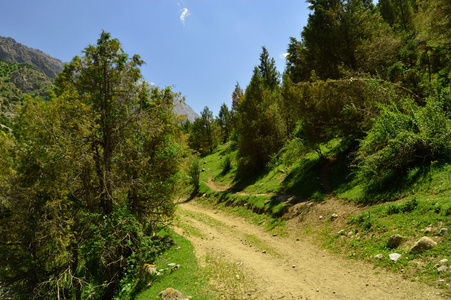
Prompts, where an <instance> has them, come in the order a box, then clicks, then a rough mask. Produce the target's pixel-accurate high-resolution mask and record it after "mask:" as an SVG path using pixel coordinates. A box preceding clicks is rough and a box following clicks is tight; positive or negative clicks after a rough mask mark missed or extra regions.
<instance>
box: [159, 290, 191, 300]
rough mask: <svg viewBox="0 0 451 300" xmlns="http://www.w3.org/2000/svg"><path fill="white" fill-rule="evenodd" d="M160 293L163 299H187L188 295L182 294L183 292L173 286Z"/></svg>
mask: <svg viewBox="0 0 451 300" xmlns="http://www.w3.org/2000/svg"><path fill="white" fill-rule="evenodd" d="M158 295H159V296H160V299H161V300H186V297H185V295H183V294H182V292H180V291H178V290H176V289H173V288H167V289H165V290H164V291H162V292H160V293H159V294H158Z"/></svg>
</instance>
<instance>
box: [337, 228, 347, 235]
mask: <svg viewBox="0 0 451 300" xmlns="http://www.w3.org/2000/svg"><path fill="white" fill-rule="evenodd" d="M337 234H338V235H345V234H346V231H344V230H343V229H342V230H340V231H339V232H337Z"/></svg>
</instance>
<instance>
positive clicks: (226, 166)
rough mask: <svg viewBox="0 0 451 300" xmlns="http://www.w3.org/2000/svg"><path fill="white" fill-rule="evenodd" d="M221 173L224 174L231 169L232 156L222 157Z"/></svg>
mask: <svg viewBox="0 0 451 300" xmlns="http://www.w3.org/2000/svg"><path fill="white" fill-rule="evenodd" d="M221 164H222V173H224V174H226V173H228V172H229V171H230V170H231V169H232V155H230V154H228V155H226V156H224V159H223V160H222V163H221Z"/></svg>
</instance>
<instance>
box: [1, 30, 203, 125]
mask: <svg viewBox="0 0 451 300" xmlns="http://www.w3.org/2000/svg"><path fill="white" fill-rule="evenodd" d="M63 68H64V63H63V62H62V61H61V60H59V59H57V58H55V57H52V56H50V55H48V54H46V53H44V52H42V51H41V50H38V49H33V48H30V47H27V46H25V45H22V44H20V43H18V42H16V41H15V40H14V39H13V38H10V37H1V36H0V126H1V128H6V127H9V120H10V119H11V117H12V116H13V115H14V111H15V106H16V105H17V104H19V103H20V102H21V100H22V99H23V98H24V97H25V96H26V95H30V96H33V97H35V96H38V97H41V98H43V99H46V97H47V94H48V90H49V89H51V88H52V87H53V83H52V79H53V78H54V77H56V76H57V75H58V74H59V73H60V72H61V71H62V70H63ZM173 111H174V113H175V114H176V115H178V116H181V115H183V116H186V119H187V120H189V121H190V122H194V120H195V119H196V118H198V117H199V116H198V115H197V114H196V113H195V112H194V110H193V109H192V108H191V106H189V105H188V104H186V103H185V102H184V101H182V102H179V101H175V102H174V109H173Z"/></svg>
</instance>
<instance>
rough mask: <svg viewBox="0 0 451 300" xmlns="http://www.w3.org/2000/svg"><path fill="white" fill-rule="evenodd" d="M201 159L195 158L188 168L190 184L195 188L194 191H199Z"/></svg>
mask: <svg viewBox="0 0 451 300" xmlns="http://www.w3.org/2000/svg"><path fill="white" fill-rule="evenodd" d="M200 172H201V169H200V159H199V157H197V156H196V157H195V158H193V159H192V160H191V163H190V164H189V166H188V176H189V180H190V183H191V184H192V185H193V186H194V191H198V190H199V186H200Z"/></svg>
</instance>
